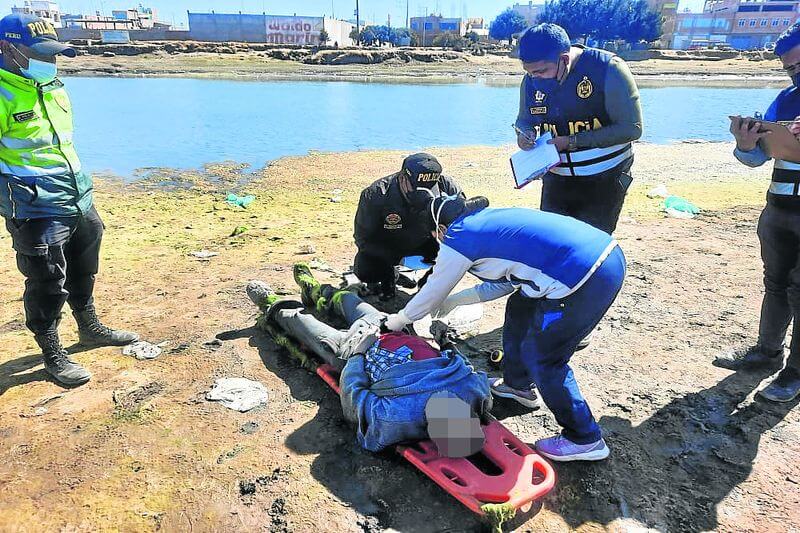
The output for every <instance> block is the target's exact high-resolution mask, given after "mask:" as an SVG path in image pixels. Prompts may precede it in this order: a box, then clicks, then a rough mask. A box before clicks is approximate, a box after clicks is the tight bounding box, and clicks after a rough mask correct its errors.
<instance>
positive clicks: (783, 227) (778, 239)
mask: <svg viewBox="0 0 800 533" xmlns="http://www.w3.org/2000/svg"><path fill="white" fill-rule="evenodd" d="M758 239H759V241H761V258H762V259H763V261H764V303H763V305H762V307H761V323H760V326H759V335H758V337H759V344H761V346H762V347H763V348H764V349H766V350H777V349H779V348H781V347H782V346H783V343H784V340H785V338H786V331H787V330H788V328H789V324H790V323H791V322H792V319H794V329H793V330H792V344H791V346H790V353H789V360H788V361H787V363H786V366H787V367H792V368H795V369H797V370H800V210H792V209H784V208H780V207H775V206H772V205H767V207H766V208H765V209H764V211H763V212H762V213H761V218H760V219H759V221H758Z"/></svg>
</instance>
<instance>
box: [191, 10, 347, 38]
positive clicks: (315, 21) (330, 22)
mask: <svg viewBox="0 0 800 533" xmlns="http://www.w3.org/2000/svg"><path fill="white" fill-rule="evenodd" d="M188 15H189V38H190V39H192V40H195V41H207V42H227V41H233V42H250V43H271V44H284V45H300V46H316V45H319V44H320V43H319V36H320V33H321V32H322V30H323V29H324V30H325V31H326V32H327V33H328V39H329V40H328V43H329V44H335V43H338V44H339V46H353V45H354V44H355V43H354V42H353V40H352V39H351V38H350V33H351V32H352V31H353V30H354V29H355V25H354V24H350V23H349V22H346V21H343V20H338V19H331V18H327V17H298V16H277V15H267V14H266V13H264V14H261V15H248V14H242V13H216V12H213V11H212V12H211V13H191V12H190V13H189V14H188Z"/></svg>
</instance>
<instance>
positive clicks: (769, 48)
mask: <svg viewBox="0 0 800 533" xmlns="http://www.w3.org/2000/svg"><path fill="white" fill-rule="evenodd" d="M764 51H766V52H774V51H775V43H767V44H765V45H764Z"/></svg>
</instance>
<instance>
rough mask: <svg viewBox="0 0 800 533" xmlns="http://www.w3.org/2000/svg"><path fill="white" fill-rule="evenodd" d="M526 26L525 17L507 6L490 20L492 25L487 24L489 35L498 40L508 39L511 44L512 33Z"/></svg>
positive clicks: (522, 29)
mask: <svg viewBox="0 0 800 533" xmlns="http://www.w3.org/2000/svg"><path fill="white" fill-rule="evenodd" d="M527 27H528V22H527V21H526V20H525V17H523V16H522V15H520V14H519V13H517V12H516V11H514V10H513V9H511V8H508V9H506V10H505V11H503V12H502V13H500V14H499V15H497V18H496V19H494V20H493V21H492V25H491V26H489V37H491V38H492V39H497V40H498V41H505V40H508V44H511V43H512V41H513V39H514V35H515V34H517V33H519V32H521V31H524V30H525V29H526V28H527Z"/></svg>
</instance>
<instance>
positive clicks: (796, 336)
mask: <svg viewBox="0 0 800 533" xmlns="http://www.w3.org/2000/svg"><path fill="white" fill-rule="evenodd" d="M775 53H776V54H777V55H778V56H779V57H780V59H781V61H782V62H783V66H784V68H785V69H786V72H787V73H788V74H789V75H790V76H791V78H792V86H791V87H789V88H787V89H784V90H783V91H781V92H780V94H778V96H777V98H775V101H773V102H772V104H771V105H770V106H769V109H767V112H766V113H765V114H764V117H763V118H764V120H768V121H771V122H779V121H786V122H791V123H792V124H791V125H790V127H789V129H790V130H792V132H793V133H794V134H795V135H797V136H800V23H796V24H794V25H793V26H791V27H790V28H789V29H787V30H786V31H785V32H784V33H783V34H782V35H781V36H780V37H779V38H778V40H777V41H776V42H775ZM760 126H761V125H760V123H759V122H758V120H751V119H742V118H741V117H735V118H734V119H733V120H732V121H731V133H733V135H734V137H735V138H736V149H735V150H734V155H735V156H736V158H737V159H738V160H739V161H741V162H742V163H744V164H745V165H747V166H750V167H758V166H761V165H763V164H764V163H766V162H767V161H769V159H770V158H769V156H767V154H766V153H765V151H764V149H763V147H762V145H761V142H760V141H761V139H763V138H764V137H765V136H766V134H765V133H760V132H759V130H760ZM758 238H759V241H760V242H761V257H762V260H763V262H764V289H765V291H764V301H763V304H762V307H761V322H760V325H759V332H758V342H757V343H756V344H755V345H754V346H750V347H748V348H746V349H743V350H739V351H734V352H732V353H729V354H726V355H724V356H722V357H719V358H718V359H717V360H716V362H715V364H716V365H717V366H722V367H724V368H730V369H734V370H753V369H767V370H772V371H779V370H780V373H779V374H778V375H777V377H776V378H775V379H774V380H772V382H771V383H770V384H769V385H767V386H766V387H765V388H764V389H762V390H761V391H759V393H758V394H759V395H760V396H762V397H763V398H766V399H768V400H771V401H775V402H791V401H793V400H794V399H795V398H797V397H798V396H799V395H800V161H796V162H792V161H783V160H780V159H777V160H775V163H774V167H773V170H772V181H771V183H770V186H769V191H768V192H767V205H766V207H765V208H764V211H763V212H762V213H761V218H760V219H759V222H758ZM792 321H794V329H793V332H792V342H791V345H790V347H789V357H788V359H786V363H785V367H784V355H785V353H784V344H785V340H786V332H787V330H788V328H789V324H790V323H791V322H792Z"/></svg>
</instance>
